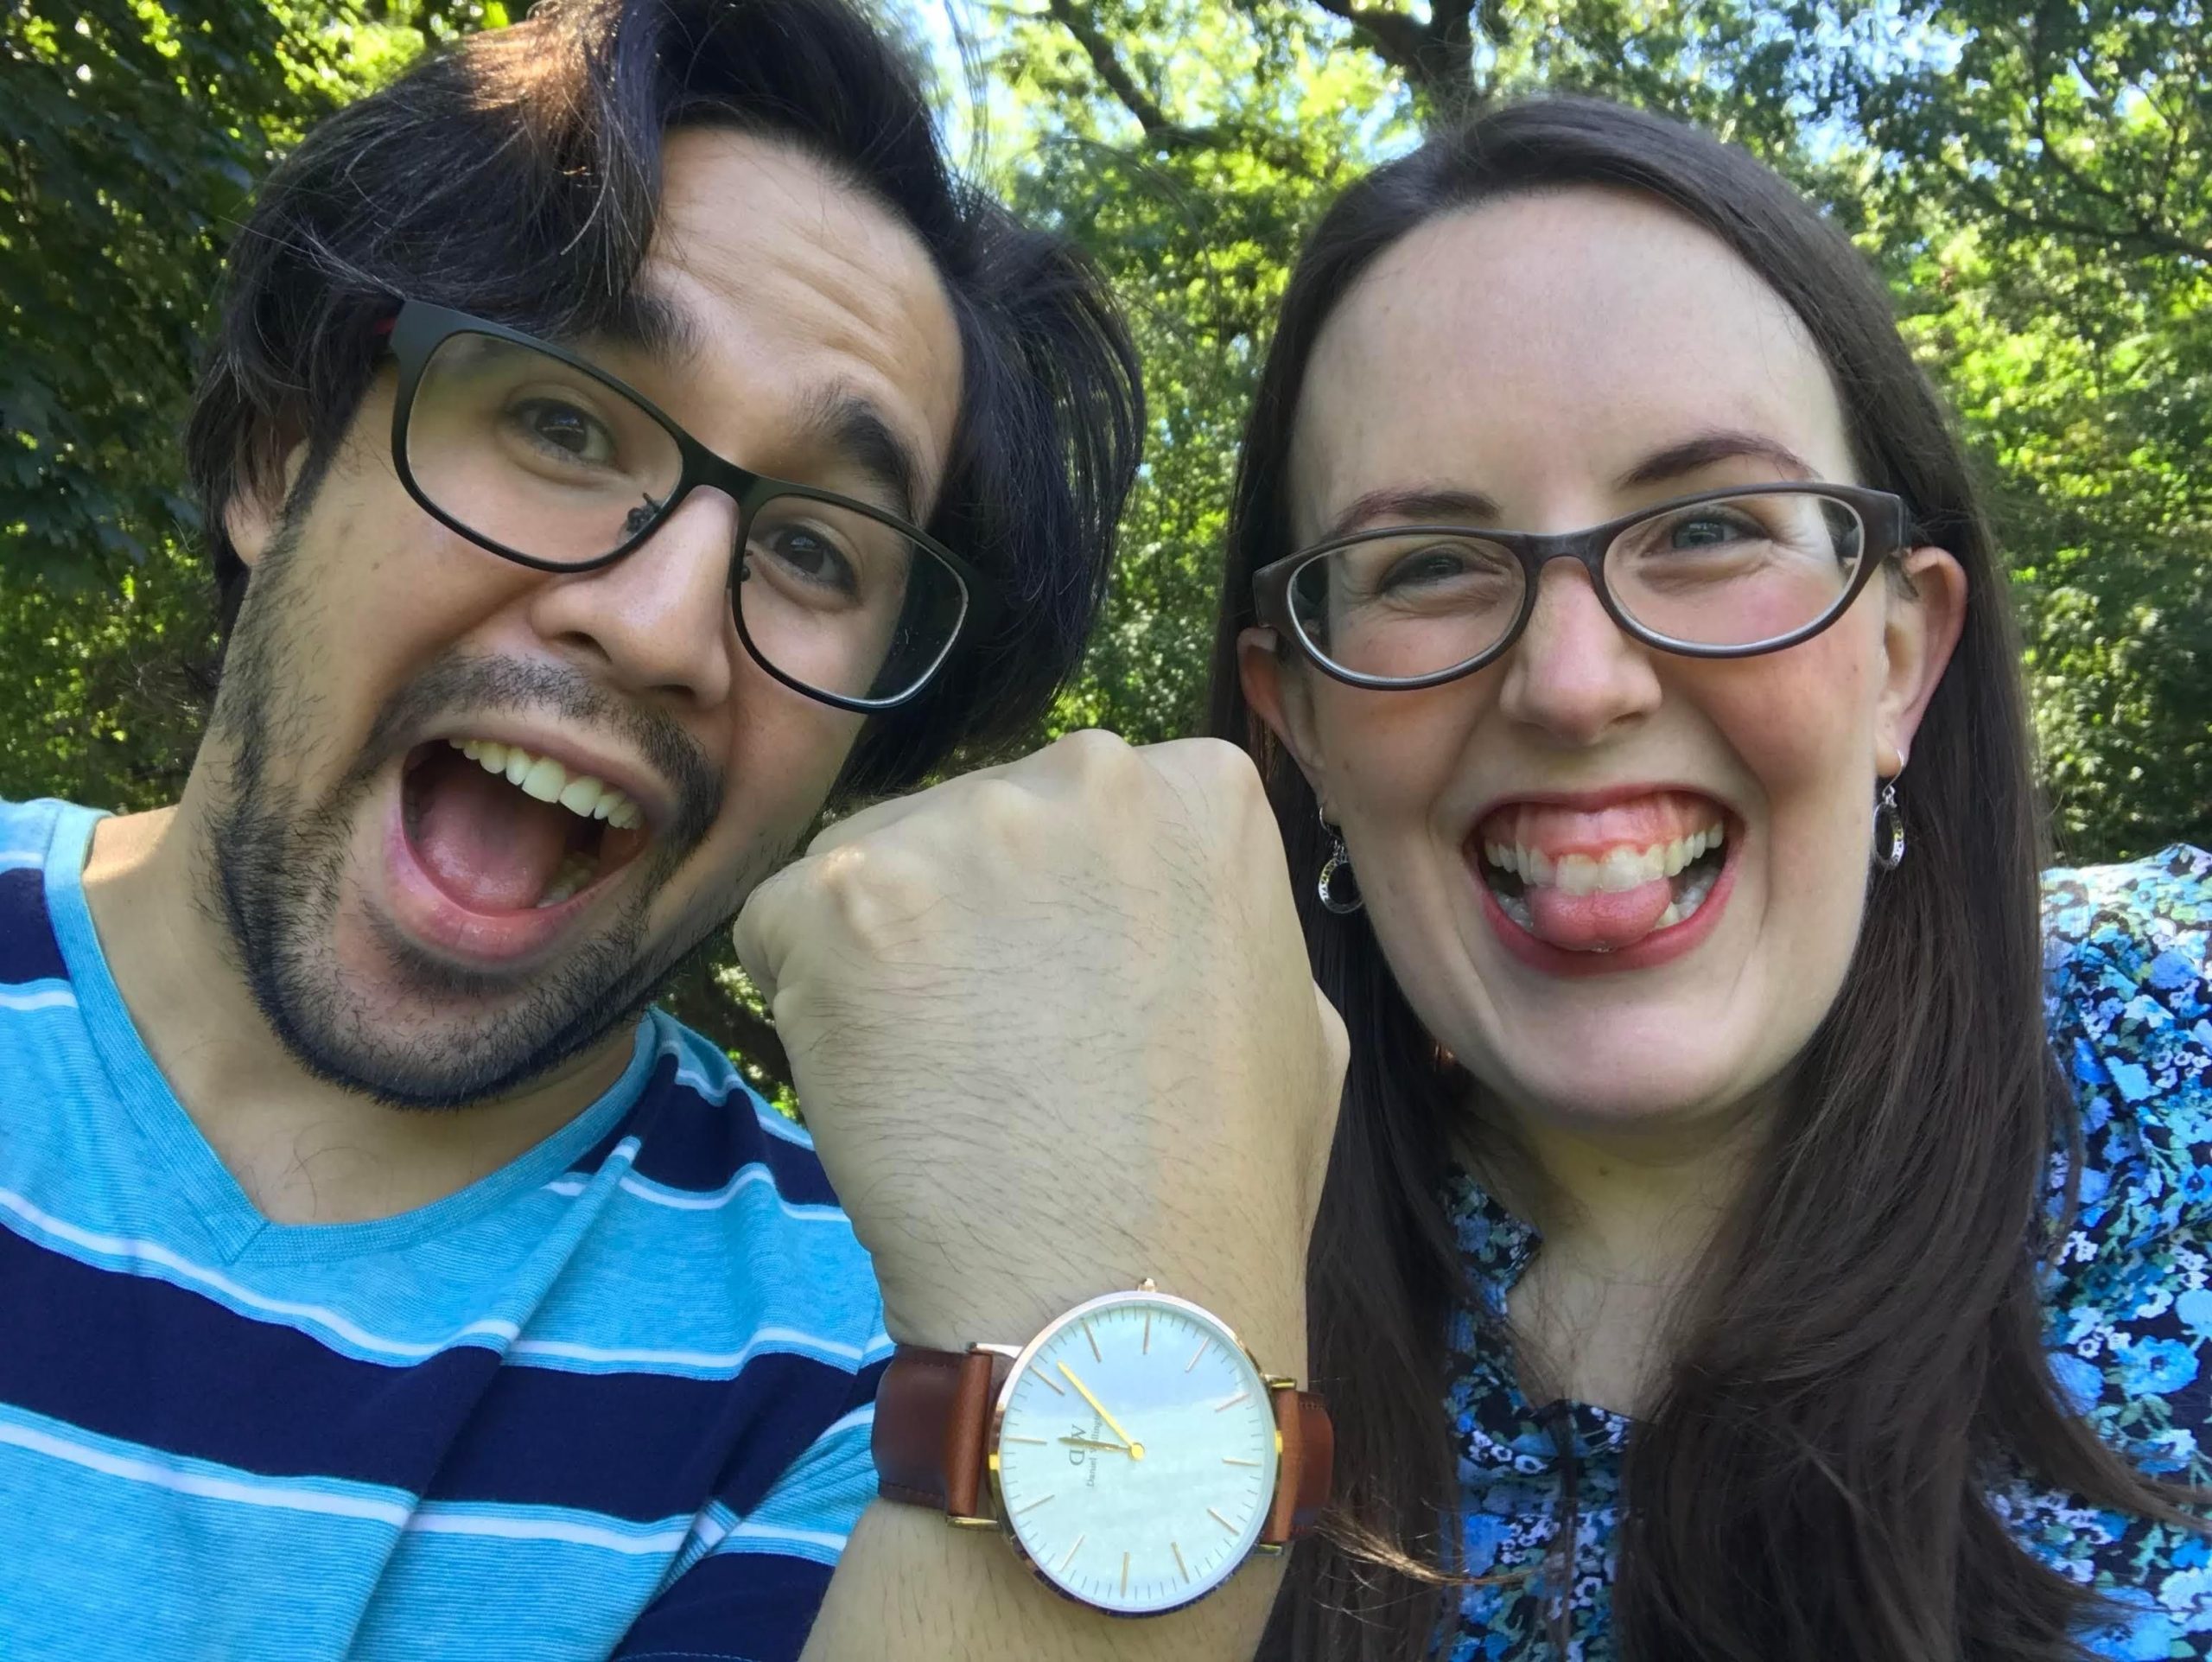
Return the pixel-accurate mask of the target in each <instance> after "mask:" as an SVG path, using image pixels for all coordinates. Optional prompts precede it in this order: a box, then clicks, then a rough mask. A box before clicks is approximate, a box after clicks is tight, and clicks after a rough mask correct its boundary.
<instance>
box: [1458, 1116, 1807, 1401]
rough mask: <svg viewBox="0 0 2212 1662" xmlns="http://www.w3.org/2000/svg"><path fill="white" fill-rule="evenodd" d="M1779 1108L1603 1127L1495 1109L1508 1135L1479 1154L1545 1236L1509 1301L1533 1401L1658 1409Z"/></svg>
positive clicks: (1494, 1120) (1507, 1199)
mask: <svg viewBox="0 0 2212 1662" xmlns="http://www.w3.org/2000/svg"><path fill="white" fill-rule="evenodd" d="M1770 1110H1771V1103H1770V1101H1767V1100H1764V1099H1761V1100H1754V1101H1752V1102H1750V1103H1746V1104H1744V1105H1738V1106H1734V1107H1731V1108H1729V1109H1726V1110H1722V1111H1716V1112H1711V1113H1706V1114H1700V1115H1696V1116H1685V1117H1681V1118H1675V1117H1673V1116H1669V1117H1668V1118H1666V1119H1665V1120H1664V1121H1661V1122H1644V1123H1640V1124H1637V1123H1630V1124H1606V1125H1595V1126H1593V1125H1590V1124H1575V1123H1570V1122H1564V1121H1562V1120H1560V1119H1559V1118H1554V1117H1551V1116H1545V1115H1537V1114H1533V1113H1526V1112H1515V1111H1511V1110H1510V1109H1507V1108H1505V1107H1504V1106H1503V1105H1498V1104H1496V1103H1495V1102H1494V1101H1493V1102H1491V1103H1487V1104H1485V1105H1484V1111H1483V1112H1482V1115H1481V1118H1482V1121H1483V1122H1484V1124H1485V1125H1486V1126H1487V1127H1495V1128H1496V1129H1497V1130H1499V1131H1502V1132H1503V1136H1501V1137H1491V1138H1485V1139H1483V1141H1484V1143H1486V1144H1488V1146H1487V1147H1483V1148H1478V1149H1470V1150H1469V1151H1468V1152H1469V1153H1471V1155H1472V1156H1473V1158H1472V1160H1471V1166H1472V1168H1473V1169H1474V1170H1475V1171H1476V1172H1477V1173H1478V1175H1479V1176H1480V1177H1481V1178H1482V1180H1483V1181H1484V1183H1485V1185H1487V1186H1489V1187H1490V1188H1491V1191H1492V1193H1494V1194H1497V1196H1498V1198H1499V1200H1502V1201H1503V1203H1504V1204H1505V1205H1506V1207H1508V1208H1509V1209H1510V1210H1511V1211H1513V1212H1515V1213H1517V1214H1518V1215H1520V1216H1522V1217H1524V1218H1526V1219H1529V1221H1530V1222H1531V1223H1533V1224H1534V1225H1535V1226H1536V1228H1537V1230H1538V1231H1539V1232H1541V1235H1542V1237H1543V1246H1542V1249H1541V1251H1539V1252H1538V1253H1537V1254H1536V1256H1535V1259H1534V1260H1533V1261H1532V1262H1531V1263H1530V1264H1529V1268H1528V1270H1526V1272H1525V1273H1524V1274H1523V1275H1522V1278H1521V1280H1520V1281H1519V1282H1518V1283H1516V1285H1515V1287H1514V1289H1513V1290H1512V1294H1511V1296H1510V1301H1509V1305H1508V1311H1509V1318H1510V1323H1511V1326H1512V1329H1513V1333H1514V1336H1515V1339H1516V1344H1517V1347H1518V1350H1519V1352H1520V1362H1521V1368H1522V1385H1523V1388H1524V1390H1526V1391H1527V1392H1528V1394H1529V1396H1530V1397H1531V1398H1534V1399H1535V1400H1538V1401H1543V1400H1547V1399H1548V1398H1555V1397H1566V1398H1573V1399H1575V1400H1577V1401H1581V1402H1588V1403H1592V1404H1598V1405H1599V1406H1601V1407H1606V1408H1611V1409H1615V1410H1618V1411H1620V1412H1623V1413H1630V1414H1633V1413H1637V1412H1640V1411H1643V1410H1645V1409H1647V1408H1648V1407H1649V1403H1650V1400H1651V1398H1652V1397H1653V1395H1654V1394H1655V1392H1656V1390H1657V1388H1658V1387H1659V1386H1660V1385H1661V1384H1662V1382H1663V1379H1664V1378H1665V1371H1666V1362H1667V1359H1668V1352H1669V1347H1670V1346H1669V1341H1670V1339H1671V1336H1672V1331H1673V1328H1674V1325H1675V1316H1676V1315H1677V1313H1678V1312H1679V1310H1680V1309H1681V1303H1682V1298H1683V1295H1684V1293H1685V1291H1686V1289H1688V1286H1689V1283H1690V1282H1691V1281H1692V1279H1693V1277H1694V1275H1695V1273H1696V1271H1697V1270H1698V1268H1699V1266H1700V1264H1702V1262H1703V1261H1704V1258H1705V1256H1706V1252H1707V1248H1708V1247H1709V1246H1710V1245H1712V1242H1713V1235H1714V1232H1716V1231H1717V1230H1718V1228H1719V1226H1720V1224H1721V1222H1722V1220H1723V1219H1724V1218H1725V1217H1726V1213H1727V1212H1728V1209H1729V1207H1731V1206H1732V1204H1733V1202H1734V1200H1735V1199H1736V1196H1737V1194H1738V1193H1739V1192H1740V1190H1741V1188H1742V1185H1743V1181H1744V1175H1745V1169H1746V1168H1747V1165H1748V1163H1749V1162H1750V1160H1751V1157H1752V1156H1753V1154H1754V1152H1755V1151H1756V1149H1758V1146H1759V1145H1760V1143H1762V1142H1763V1140H1764V1136H1765V1132H1766V1130H1767V1127H1768V1125H1769V1124H1770V1119H1771V1113H1770Z"/></svg>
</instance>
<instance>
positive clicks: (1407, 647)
mask: <svg viewBox="0 0 2212 1662" xmlns="http://www.w3.org/2000/svg"><path fill="white" fill-rule="evenodd" d="M1905 533H1906V519H1905V512H1904V503H1903V502H1902V501H1900V500H1898V499H1897V497H1895V496H1892V495H1891V494H1889V493H1888V492H1886V491H1876V490H1867V489H1864V488H1862V487H1859V486H1855V485H1825V484H1824V485H1773V486H1768V487H1763V488H1761V489H1758V490H1724V491H1707V492H1703V493H1700V494H1698V495H1695V496H1687V497H1684V498H1682V499H1681V500H1679V501H1675V502H1667V503H1662V505H1661V506H1657V507H1655V508H1649V509H1646V510H1644V511H1643V512H1642V513H1632V514H1630V515H1628V516H1626V517H1625V518H1623V519H1614V520H1611V521H1609V522H1608V523H1606V524H1605V525H1596V526H1593V527H1592V528H1591V529H1590V530H1588V531H1577V532H1565V533H1563V534H1560V535H1557V536H1540V535H1536V534H1534V533H1531V532H1514V531H1486V530H1479V529H1473V528H1467V527H1461V526H1456V525H1400V526H1391V527H1387V528H1384V529H1382V530H1377V531H1363V532H1357V533H1355V534H1354V535H1351V536H1349V537H1343V538H1336V539H1334V540H1332V541H1330V542H1326V543H1323V544H1319V545H1318V546H1316V547H1313V548H1310V549H1307V550H1306V551H1305V552H1303V553H1300V554H1294V555H1292V556H1291V557H1289V558H1287V559H1283V560H1277V561H1274V563H1273V564H1268V565H1266V566H1263V567H1262V568H1261V569H1260V570H1259V571H1258V572H1256V573H1255V575H1254V576H1253V579H1252V594H1253V602H1254V606H1255V609H1256V611H1257V613H1258V615H1259V621H1261V622H1262V623H1263V624H1266V625H1267V626H1268V627H1271V628H1273V629H1274V630H1276V631H1277V632H1278V633H1279V634H1287V636H1288V637H1289V638H1290V639H1292V640H1294V641H1296V642H1297V644H1298V646H1300V649H1301V650H1302V651H1304V652H1305V653H1306V655H1307V656H1308V657H1309V658H1311V659H1313V661H1314V663H1316V664H1317V665H1319V666H1320V668H1322V669H1323V670H1325V672H1328V673H1329V674H1331V675H1332V676H1334V677H1336V678H1338V680H1340V681H1348V682H1350V683H1351V684H1352V685H1355V686H1363V687H1382V688H1390V687H1425V686H1434V685H1437V684H1438V683H1440V682H1444V681H1450V680H1452V679H1455V678H1458V677H1459V676H1462V675H1467V674H1471V672H1474V671H1476V670H1478V669H1480V668H1481V667H1482V666H1483V665H1485V664H1487V663H1489V662H1491V660H1492V659H1495V658H1497V656H1498V655H1499V654H1500V653H1503V652H1504V651H1505V649H1506V648H1507V647H1509V646H1511V645H1512V644H1513V643H1514V641H1515V640H1517V639H1518V638H1519V637H1520V634H1521V632H1522V630H1523V629H1524V628H1526V627H1528V624H1529V617H1530V616H1531V615H1532V614H1534V613H1535V607H1536V583H1537V578H1538V577H1539V576H1540V575H1541V572H1542V570H1543V568H1544V565H1545V564H1546V563H1547V562H1548V561H1551V560H1558V559H1570V560H1577V561H1580V563H1581V564H1582V566H1583V568H1584V569H1585V570H1587V571H1588V572H1589V574H1590V581H1591V583H1592V586H1593V587H1594V588H1595V589H1597V591H1598V598H1599V602H1601V603H1602V604H1603V605H1604V606H1605V610H1606V612H1607V614H1609V615H1610V616H1611V618H1612V620H1613V621H1614V622H1615V623H1617V624H1618V625H1619V626H1620V627H1621V628H1622V630H1623V631H1624V632H1625V633H1626V634H1629V635H1630V636H1632V637H1634V638H1635V639H1636V640H1641V641H1643V643H1644V644H1646V645H1647V646H1656V647H1657V648H1659V649H1660V650H1661V651H1662V652H1670V653H1682V654H1684V655H1686V656H1688V657H1692V658H1748V657H1751V656H1752V655H1753V654H1755V653H1770V652H1777V651H1779V650H1781V649H1782V648H1783V647H1784V646H1795V645H1796V644H1797V643H1798V642H1799V641H1801V640H1808V639H1809V638H1810V637H1812V636H1814V635H1815V634H1819V633H1820V632H1821V630H1822V629H1825V628H1826V627H1827V626H1828V625H1829V624H1831V623H1833V622H1834V621H1835V620H1836V619H1837V618H1838V617H1840V616H1841V615H1842V614H1843V612H1844V610H1845V608H1847V607H1849V606H1850V604H1851V602H1853V600H1855V599H1857V598H1858V595H1859V590H1860V589H1864V588H1865V587H1866V582H1867V579H1868V578H1869V577H1871V576H1872V575H1873V573H1874V570H1875V569H1876V568H1877V567H1878V566H1879V565H1880V564H1881V563H1882V562H1883V560H1884V559H1885V558H1886V557H1888V556H1890V555H1891V554H1892V553H1894V552H1896V551H1897V550H1898V549H1900V548H1902V547H1904V544H1905Z"/></svg>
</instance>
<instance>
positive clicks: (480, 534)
mask: <svg viewBox="0 0 2212 1662" xmlns="http://www.w3.org/2000/svg"><path fill="white" fill-rule="evenodd" d="M406 459H407V467H408V470H409V471H410V473H411V474H413V475H414V478H415V482H416V487H417V488H418V489H420V490H421V491H422V492H423V494H424V495H425V496H426V497H428V498H429V500H430V501H432V502H433V503H435V505H436V506H437V507H438V509H439V511H440V512H441V513H444V514H445V515H447V516H448V518H450V519H453V520H454V521H456V522H458V523H459V524H460V525H463V526H465V527H467V530H468V532H469V533H470V534H471V535H473V536H474V537H476V538H479V539H480V540H482V541H485V542H487V543H490V544H494V545H496V546H497V547H498V548H499V549H503V550H505V551H511V552H513V553H517V554H521V555H525V556H527V557H530V558H531V559H535V560H540V561H543V562H547V563H549V564H556V565H585V564H589V563H591V562H592V561H594V560H597V559H600V558H602V557H605V556H607V555H608V554H611V553H613V551H615V550H616V549H618V548H620V547H621V546H622V545H623V544H626V543H628V542H630V541H631V540H632V538H635V537H637V536H638V535H639V533H640V532H643V531H645V530H646V529H647V528H648V527H650V526H651V525H652V524H653V522H654V520H655V519H657V518H658V515H659V514H660V513H661V511H662V509H663V507H664V505H665V504H666V503H667V502H668V500H669V499H670V498H671V495H672V494H674V492H675V490H676V488H677V484H678V483H679V482H680V481H681V479H682V477H683V453H682V451H681V449H679V448H678V445H677V440H676V437H675V435H673V434H672V433H671V432H670V431H669V430H668V429H667V428H666V427H665V426H664V425H663V424H662V423H660V422H659V421H658V420H656V419H655V418H654V417H652V415H651V414H649V413H648V412H647V411H645V410H644V409H643V408H641V407H640V406H639V404H637V403H636V402H635V401H634V400H632V399H631V398H626V397H624V396H623V395H622V394H621V393H620V392H616V391H615V390H614V389H613V387H611V386H609V385H607V384H606V383H605V382H603V381H601V380H598V379H595V378H594V377H592V376H590V375H588V374H586V373H584V372H582V370H580V369H577V368H576V367H575V366H573V365H570V364H566V363H563V361H562V360H559V359H558V358H555V357H553V356H551V355H550V354H548V353H543V352H541V351H538V350H537V349H536V348H534V347H529V346H524V345H522V344H520V343H518V342H516V341H506V340H502V339H499V338H498V337H496V336H493V335H488V334H474V333H467V332H464V333H461V334H451V335H448V336H447V337H446V338H445V339H444V340H443V341H441V342H440V343H439V344H438V346H437V347H435V350H434V351H433V352H432V353H431V354H430V358H429V361H428V362H427V363H426V364H425V365H424V366H423V373H422V375H421V377H420V378H419V379H417V381H416V388H415V395H414V400H413V402H412V404H410V406H409V411H408V418H407V457H406ZM745 539H746V545H745V557H744V561H743V564H742V566H741V569H740V570H739V571H738V573H737V581H736V582H735V583H734V584H733V585H732V587H733V589H734V595H735V605H736V607H737V608H738V613H739V618H740V621H741V624H742V627H743V628H744V630H745V634H746V636H747V640H749V641H750V642H751V643H752V646H753V650H754V651H756V652H757V653H760V656H761V657H762V659H765V660H766V662H767V663H769V664H770V665H773V666H774V668H775V669H777V670H778V671H779V672H781V673H783V674H784V675H785V676H787V677H789V678H791V679H792V680H794V681H797V682H798V683H799V684H801V685H804V686H807V687H810V688H813V689H815V690H817V691H823V692H827V693H830V694H832V695H834V696H836V697H842V698H849V699H854V700H857V701H861V702H870V703H873V702H891V701H893V700H896V699H898V698H900V697H905V696H906V694H908V693H910V692H912V691H914V689H915V688H917V687H918V686H919V685H921V684H922V683H923V682H924V681H925V680H927V679H928V678H929V677H930V675H931V673H932V672H934V671H935V670H936V669H937V667H938V665H939V664H940V663H941V662H943V661H944V655H945V653H947V652H948V651H949V650H950V647H951V645H952V641H953V639H954V637H955V636H956V635H957V634H958V633H959V629H960V624H961V620H962V619H963V616H964V615H965V614H966V612H967V607H968V592H967V586H966V584H965V583H963V581H962V580H961V577H960V576H959V574H958V573H957V571H955V570H953V569H952V568H951V567H950V566H949V565H947V564H945V563H944V561H943V560H942V559H940V558H938V556H937V555H936V554H935V553H934V552H932V551H931V550H930V549H929V548H928V547H927V546H925V544H920V543H918V542H916V541H915V540H914V539H913V538H912V537H911V536H910V535H908V534H907V533H906V532H903V531H901V530H900V529H899V527H898V526H897V525H893V524H892V523H890V522H889V521H887V520H884V519H876V518H874V516H872V515H870V514H868V513H861V512H859V511H857V510H855V509H851V508H847V507H843V506H839V505H837V504H835V503H830V502H824V501H821V500H817V499H815V498H812V497H809V496H803V495H798V494H791V495H780V496H774V497H771V498H769V499H768V500H766V501H762V502H760V503H758V504H756V505H755V506H754V507H753V512H752V513H750V514H749V515H748V516H747V520H746V524H745Z"/></svg>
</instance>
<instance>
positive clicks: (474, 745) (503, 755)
mask: <svg viewBox="0 0 2212 1662" xmlns="http://www.w3.org/2000/svg"><path fill="white" fill-rule="evenodd" d="M446 742H447V743H448V744H449V745H451V746H452V747H453V748H454V749H456V750H458V751H460V752H461V755H464V756H467V758H468V759H469V760H470V761H474V763H476V765H477V766H478V767H481V768H482V769H483V770H484V771H485V772H486V773H487V774H501V775H503V776H504V777H505V780H506V781H507V783H508V784H510V785H512V786H516V787H517V788H518V789H519V790H521V791H522V792H523V793H524V794H526V795H529V796H534V797H536V798H537V799H538V800H539V801H540V802H557V803H559V804H560V805H561V806H563V807H564V808H566V809H567V810H568V811H569V812H570V813H572V814H575V815H578V816H579V817H581V818H585V819H604V820H605V821H606V822H607V824H608V825H612V826H613V827H614V829H615V830H617V831H635V830H636V829H637V828H638V827H639V826H640V825H644V824H645V815H644V813H642V812H640V811H639V807H638V805H637V804H636V803H634V802H632V801H631V800H630V799H629V798H628V797H626V796H625V795H623V794H622V793H621V792H620V791H618V790H616V789H615V788H614V787H613V786H612V785H609V784H607V782H606V781H605V780H597V779H594V778H593V777H592V776H591V775H590V774H572V773H570V772H569V770H568V769H567V768H565V767H563V766H562V765H561V764H560V763H559V762H557V761H554V760H553V758H552V757H550V756H538V755H531V753H530V752H529V751H527V750H525V749H524V748H522V747H521V746H520V745H518V744H501V743H499V742H497V741H496V740H493V739H448V740H447V741H446ZM560 886H561V884H560V880H559V879H558V878H556V880H555V882H554V888H555V889H558V888H560ZM548 894H549V895H551V891H550V890H549V891H548ZM554 898H558V899H561V900H566V899H567V898H568V896H567V895H558V896H556V897H554ZM550 903H551V900H550V899H548V900H544V901H539V902H538V904H539V905H541V906H544V905H550Z"/></svg>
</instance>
